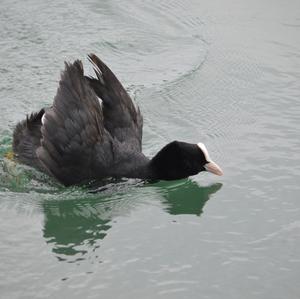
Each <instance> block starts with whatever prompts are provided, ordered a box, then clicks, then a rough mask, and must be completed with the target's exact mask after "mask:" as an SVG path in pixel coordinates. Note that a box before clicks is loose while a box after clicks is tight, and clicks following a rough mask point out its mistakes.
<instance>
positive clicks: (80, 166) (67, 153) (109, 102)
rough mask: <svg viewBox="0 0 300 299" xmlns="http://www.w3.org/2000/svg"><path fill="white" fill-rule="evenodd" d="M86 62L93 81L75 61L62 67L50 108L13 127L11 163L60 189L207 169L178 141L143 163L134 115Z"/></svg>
mask: <svg viewBox="0 0 300 299" xmlns="http://www.w3.org/2000/svg"><path fill="white" fill-rule="evenodd" d="M89 58H90V61H91V62H92V63H93V65H94V69H95V73H96V76H97V78H91V77H87V76H84V73H83V66H82V63H81V62H80V61H79V60H76V61H75V62H74V63H73V64H67V63H66V67H65V70H64V72H63V73H62V77H61V80H60V83H59V87H58V90H57V94H56V96H55V98H54V101H53V106H52V107H50V108H48V109H42V110H41V111H39V112H38V113H33V114H31V115H30V116H28V117H27V118H26V119H25V120H23V121H21V122H20V123H18V124H17V126H16V128H15V130H14V135H13V151H14V154H15V157H16V159H17V160H19V161H20V162H22V163H24V164H27V165H30V166H33V167H35V168H37V169H39V170H41V171H43V172H46V173H48V174H49V175H52V176H54V177H55V178H56V179H58V180H59V181H60V182H61V183H63V184H64V185H74V184H80V183H84V182H87V181H90V180H94V179H97V180H101V179H104V178H107V177H115V178H120V177H128V178H141V179H179V178H183V177H187V176H189V175H194V174H196V173H198V172H200V171H202V170H205V167H204V166H205V164H208V163H212V161H207V159H206V158H207V157H206V154H205V150H206V149H205V150H204V152H203V150H202V149H201V147H199V146H197V145H196V144H188V143H183V142H178V141H174V142H172V143H170V144H168V145H167V146H165V147H164V148H163V149H162V150H161V151H160V152H159V153H158V154H157V155H156V156H155V157H154V158H153V159H151V160H150V159H149V158H147V157H145V156H144V154H143V153H142V129H143V118H142V115H141V112H140V109H139V108H138V107H137V106H135V105H134V104H133V102H132V100H131V98H130V96H129V95H128V93H127V92H126V90H125V89H124V87H123V86H122V85H121V83H120V82H119V80H118V79H117V78H116V76H115V75H114V74H113V73H112V71H111V70H110V69H109V68H108V67H107V66H106V65H105V64H104V63H103V62H102V61H101V60H100V59H99V58H98V57H97V56H96V55H94V54H91V55H90V56H89ZM192 157H193V158H192ZM219 170H220V169H219ZM220 171H221V170H220ZM212 172H213V171H212ZM215 173H216V172H215ZM219 174H220V173H219Z"/></svg>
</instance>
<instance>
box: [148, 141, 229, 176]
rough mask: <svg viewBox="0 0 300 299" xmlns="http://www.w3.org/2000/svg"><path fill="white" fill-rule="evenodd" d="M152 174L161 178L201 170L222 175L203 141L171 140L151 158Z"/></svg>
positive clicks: (193, 173) (190, 174)
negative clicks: (196, 142) (193, 142)
mask: <svg viewBox="0 0 300 299" xmlns="http://www.w3.org/2000/svg"><path fill="white" fill-rule="evenodd" d="M151 167H152V169H153V173H154V176H155V177H156V178H158V179H162V180H177V179H182V178H186V177H189V176H192V175H195V174H198V173H199V172H201V171H208V172H211V173H213V174H216V175H222V174H223V171H222V169H221V168H220V167H219V166H218V165H217V164H216V163H215V162H213V161H212V160H211V158H210V156H209V154H208V151H207V148H206V147H205V145H204V144H203V143H198V144H192V143H186V142H180V141H173V142H171V143H169V144H167V145H166V146H165V147H163V148H162V149H161V150H160V151H159V152H158V153H157V154H156V156H154V157H153V159H152V160H151Z"/></svg>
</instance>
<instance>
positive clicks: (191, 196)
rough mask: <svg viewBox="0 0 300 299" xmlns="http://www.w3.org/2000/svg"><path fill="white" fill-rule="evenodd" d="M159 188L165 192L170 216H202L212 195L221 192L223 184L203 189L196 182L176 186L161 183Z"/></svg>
mask: <svg viewBox="0 0 300 299" xmlns="http://www.w3.org/2000/svg"><path fill="white" fill-rule="evenodd" d="M158 186H160V187H161V188H162V190H163V196H164V200H163V202H164V204H165V209H166V211H167V212H168V213H169V214H172V215H181V214H191V215H197V216H200V215H201V214H202V212H203V207H204V205H205V203H206V202H207V201H208V200H209V198H210V196H211V194H214V193H216V192H217V191H219V190H220V189H221V187H222V184H221V183H215V184H212V185H210V186H205V187H201V186H199V185H198V184H197V183H196V182H194V181H191V180H184V181H181V182H179V183H175V184H170V183H169V184H166V183H165V182H159V183H158Z"/></svg>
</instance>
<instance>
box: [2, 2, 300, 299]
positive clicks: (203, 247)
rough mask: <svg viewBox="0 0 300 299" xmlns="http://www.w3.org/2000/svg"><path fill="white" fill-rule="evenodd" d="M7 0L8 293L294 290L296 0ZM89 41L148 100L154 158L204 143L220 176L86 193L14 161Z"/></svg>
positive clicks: (297, 263)
mask: <svg viewBox="0 0 300 299" xmlns="http://www.w3.org/2000/svg"><path fill="white" fill-rule="evenodd" d="M0 7H1V10H0V36H1V40H0V103H1V111H0V119H1V121H0V158H1V165H2V166H1V167H0V219H1V220H0V240H1V241H0V266H1V271H0V290H1V291H0V294H1V295H0V296H1V297H3V298H62V297H64V296H65V297H67V298H68V297H72V298H99V297H101V298H122V299H123V298H149V299H150V298H180V299H181V298H189V299H190V298H199V296H201V298H228V299H229V298H230V299H233V298H262V299H265V298H278V299H279V298H289V299H293V298H295V299H296V298H299V296H300V285H299V275H300V254H299V249H298V248H299V246H300V241H299V240H300V238H299V237H300V217H299V216H300V204H299V194H300V185H299V178H300V163H299V158H300V157H299V152H300V138H299V129H300V104H299V100H300V71H299V70H300V55H299V53H300V17H299V16H300V5H299V1H296V0H291V1H289V2H288V3H286V2H285V1H282V0H277V1H273V2H270V1H266V0H263V1H246V0H243V1H239V2H238V1H234V0H227V1H218V0H213V1H202V0H201V1H185V0H175V1H148V0H147V1H142V2H141V1H136V0H134V1H126V0H120V1H115V0H110V1H97V0H89V1H77V0H74V1H72V2H69V1H62V0H54V1H51V2H47V3H46V2H43V1H38V0H29V1H26V3H25V2H24V3H23V2H20V1H8V0H2V1H1V3H0ZM90 52H95V53H96V54H98V55H99V56H100V57H102V58H103V60H104V61H105V62H107V64H108V65H109V66H111V68H112V69H113V70H114V72H115V73H116V74H117V75H118V76H119V78H120V79H121V81H122V82H123V83H124V85H125V86H126V88H127V89H128V90H129V92H130V94H131V95H132V97H133V98H134V99H135V101H136V102H137V103H138V104H139V106H140V108H141V110H142V112H143V115H144V137H143V150H144V152H145V153H146V154H147V155H149V156H152V155H154V154H155V153H156V152H157V151H158V150H159V149H160V148H161V147H162V146H164V145H165V144H166V143H168V142H170V141H172V140H175V139H176V140H182V141H187V142H194V143H196V142H199V141H201V142H204V143H205V144H206V145H207V147H208V149H209V151H210V153H211V156H212V157H213V158H214V160H216V161H217V162H218V164H220V165H221V166H222V168H223V169H224V172H225V175H224V177H221V178H219V177H213V176H212V175H209V174H200V175H197V176H195V177H192V178H189V179H186V180H181V181H175V182H158V183H156V184H143V183H141V182H139V181H135V180H130V181H126V180H125V181H123V182H119V183H117V184H109V185H108V186H105V188H103V191H102V192H100V193H88V192H87V190H86V189H83V188H79V187H72V188H63V187H61V186H60V185H59V184H57V183H56V182H55V181H54V180H49V178H48V177H46V176H45V175H42V174H40V173H38V172H36V171H34V170H32V169H30V168H28V167H24V166H20V165H15V164H14V163H13V162H12V161H10V160H9V159H7V158H5V154H6V153H7V152H8V151H9V150H10V148H11V135H12V132H13V128H14V126H15V124H16V123H17V122H18V121H20V120H21V119H23V118H24V116H25V114H26V113H30V112H31V111H35V110H38V109H40V108H41V107H42V106H47V105H50V104H51V102H52V99H53V97H54V95H55V93H56V88H57V85H58V80H59V75H60V70H62V68H63V61H64V60H67V61H72V60H73V59H75V58H80V59H83V60H84V63H85V65H86V64H87V60H86V58H85V57H86V54H87V53H90ZM90 71H91V70H90V69H87V72H90Z"/></svg>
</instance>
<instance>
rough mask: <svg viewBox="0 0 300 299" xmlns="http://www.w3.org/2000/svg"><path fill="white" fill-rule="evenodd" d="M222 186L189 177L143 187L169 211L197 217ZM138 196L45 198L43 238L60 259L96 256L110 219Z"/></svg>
mask: <svg viewBox="0 0 300 299" xmlns="http://www.w3.org/2000/svg"><path fill="white" fill-rule="evenodd" d="M221 187H222V184H213V185H211V186H207V187H201V186H199V185H198V184H197V183H196V182H193V181H191V180H183V181H177V182H173V183H170V182H159V183H156V184H153V185H150V186H149V185H148V186H146V187H144V188H142V190H147V189H148V190H150V192H155V193H157V192H158V193H159V194H160V195H162V199H161V200H162V202H163V204H164V208H165V210H166V211H167V212H168V213H170V214H173V215H179V214H193V215H198V216H199V215H200V214H201V213H202V211H203V206H204V205H205V203H206V201H207V200H208V199H209V198H210V195H211V194H213V193H215V192H217V191H218V190H219V189H220V188H221ZM135 190H137V189H135ZM139 191H141V189H139ZM87 196H88V195H87ZM138 198H139V196H136V194H132V196H128V198H127V199H124V194H123V195H120V196H119V195H116V196H115V195H114V196H110V197H109V198H107V195H103V194H97V196H95V194H93V195H91V196H90V197H86V198H83V197H81V198H80V197H79V198H75V199H66V200H64V199H61V200H56V201H52V200H51V201H45V202H44V203H43V210H44V214H45V222H44V229H43V234H44V237H45V239H46V240H47V243H49V244H51V245H52V246H53V247H52V251H53V252H54V253H55V254H56V256H57V258H58V259H59V260H61V261H67V262H77V261H80V260H85V259H87V258H88V257H89V256H90V255H91V254H93V253H94V257H97V255H96V253H95V251H96V249H97V248H98V247H99V246H100V243H101V240H103V239H104V238H105V236H106V235H107V233H108V230H109V229H110V228H111V227H112V225H116V223H114V221H113V219H114V218H115V217H116V216H120V215H126V214H127V213H128V212H130V211H131V210H133V209H134V208H135V207H136V206H137V205H138V204H139V203H140V201H139V200H138ZM143 198H144V196H143ZM93 259H94V258H93Z"/></svg>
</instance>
